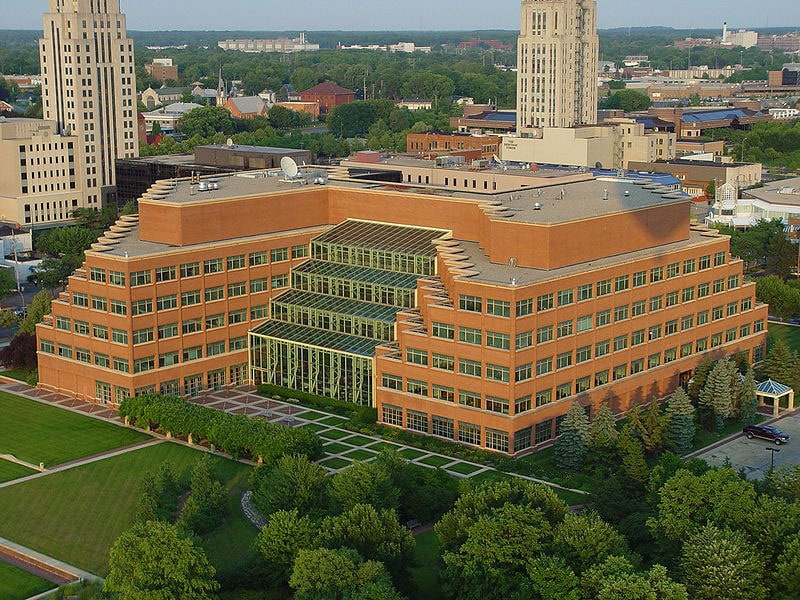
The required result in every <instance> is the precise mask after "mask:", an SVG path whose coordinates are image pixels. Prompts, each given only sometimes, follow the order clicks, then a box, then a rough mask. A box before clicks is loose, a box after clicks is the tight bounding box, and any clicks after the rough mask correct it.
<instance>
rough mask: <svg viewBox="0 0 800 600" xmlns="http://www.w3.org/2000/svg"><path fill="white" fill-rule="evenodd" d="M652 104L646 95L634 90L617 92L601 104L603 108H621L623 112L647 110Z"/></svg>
mask: <svg viewBox="0 0 800 600" xmlns="http://www.w3.org/2000/svg"><path fill="white" fill-rule="evenodd" d="M651 104H652V102H651V101H650V97H649V96H648V95H647V94H643V93H642V92H638V91H636V90H628V89H625V90H619V91H616V92H614V93H613V94H611V95H610V96H609V97H608V99H607V100H606V101H605V102H604V103H603V108H621V109H622V110H623V111H624V112H626V113H627V112H635V111H637V110H647V109H648V108H650V105H651Z"/></svg>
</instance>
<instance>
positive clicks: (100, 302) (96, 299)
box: [92, 296, 108, 311]
mask: <svg viewBox="0 0 800 600" xmlns="http://www.w3.org/2000/svg"><path fill="white" fill-rule="evenodd" d="M107 308H108V300H106V299H105V298H103V297H101V296H92V310H102V311H105V310H107Z"/></svg>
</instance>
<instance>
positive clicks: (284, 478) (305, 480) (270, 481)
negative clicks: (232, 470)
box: [251, 455, 330, 516]
mask: <svg viewBox="0 0 800 600" xmlns="http://www.w3.org/2000/svg"><path fill="white" fill-rule="evenodd" d="M329 482H330V477H328V473H327V472H326V471H325V469H323V468H322V467H321V466H319V465H318V464H316V463H313V462H311V461H310V460H308V457H306V456H299V455H291V456H283V457H281V458H280V459H278V460H277V461H276V462H274V463H272V464H269V465H261V466H259V467H258V468H257V469H256V470H255V471H254V472H253V475H252V478H251V483H252V485H253V500H254V502H255V504H256V506H257V507H258V508H259V509H260V510H261V511H262V512H263V513H264V514H265V515H267V516H269V515H270V514H272V513H273V512H275V511H278V510H293V509H296V510H297V511H298V512H299V513H300V514H301V515H311V516H318V515H320V514H322V512H323V511H324V509H325V505H326V501H325V499H326V494H327V489H328V484H329Z"/></svg>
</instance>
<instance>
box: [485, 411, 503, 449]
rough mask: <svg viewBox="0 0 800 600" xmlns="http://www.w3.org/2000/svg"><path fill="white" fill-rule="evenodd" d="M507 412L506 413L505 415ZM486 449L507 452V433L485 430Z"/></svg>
mask: <svg viewBox="0 0 800 600" xmlns="http://www.w3.org/2000/svg"><path fill="white" fill-rule="evenodd" d="M507 412H508V411H506V413H507ZM486 447H487V448H489V449H491V450H498V451H499V452H508V432H507V431H497V430H496V429H490V428H489V427H487V428H486Z"/></svg>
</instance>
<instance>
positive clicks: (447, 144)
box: [406, 131, 500, 159]
mask: <svg viewBox="0 0 800 600" xmlns="http://www.w3.org/2000/svg"><path fill="white" fill-rule="evenodd" d="M406 150H407V152H415V153H418V154H428V155H431V156H442V155H446V154H458V153H461V152H464V151H475V154H476V155H477V158H485V159H491V158H492V157H494V156H497V155H498V154H499V153H500V137H499V136H497V135H470V134H468V133H443V132H441V131H428V132H426V133H409V134H408V136H407V138H406Z"/></svg>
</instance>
